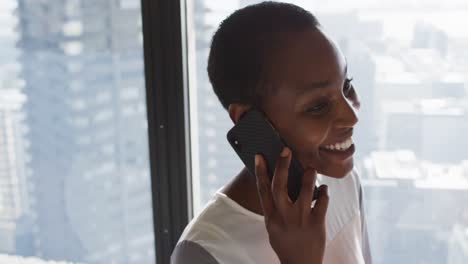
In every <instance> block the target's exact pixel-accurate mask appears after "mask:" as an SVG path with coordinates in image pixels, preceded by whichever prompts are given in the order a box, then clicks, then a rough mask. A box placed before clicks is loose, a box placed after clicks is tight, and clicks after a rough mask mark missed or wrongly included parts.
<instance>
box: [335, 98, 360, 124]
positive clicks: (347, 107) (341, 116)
mask: <svg viewBox="0 0 468 264" xmlns="http://www.w3.org/2000/svg"><path fill="white" fill-rule="evenodd" d="M337 108H338V109H337V111H336V122H335V124H336V127H337V128H350V127H354V126H355V125H356V123H357V122H359V117H358V112H357V109H356V108H355V107H354V106H353V104H352V102H351V101H350V100H347V99H346V98H342V99H341V100H340V103H339V105H338V107H337Z"/></svg>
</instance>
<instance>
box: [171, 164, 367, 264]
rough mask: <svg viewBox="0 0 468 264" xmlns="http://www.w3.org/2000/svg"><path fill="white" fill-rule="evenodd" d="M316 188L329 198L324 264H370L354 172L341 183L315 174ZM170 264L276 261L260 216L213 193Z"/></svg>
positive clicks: (183, 237)
mask: <svg viewBox="0 0 468 264" xmlns="http://www.w3.org/2000/svg"><path fill="white" fill-rule="evenodd" d="M317 183H318V184H319V185H321V184H327V185H328V190H329V196H330V202H329V207H328V211H327V218H326V219H327V220H326V232H327V242H326V248H325V255H324V261H323V264H351V263H356V264H364V263H367V264H369V263H371V258H370V253H369V247H368V240H367V230H366V225H365V220H364V217H363V216H364V214H363V212H364V211H363V208H362V206H361V204H362V194H361V185H360V181H359V177H358V175H357V173H356V172H355V171H353V172H351V173H350V174H349V175H347V176H346V177H345V178H343V179H335V178H331V177H326V176H321V175H319V176H318V177H317ZM171 263H172V264H185V263H193V264H201V263H203V264H208V263H209V264H211V263H213V264H218V263H225V264H239V263H245V264H254V263H271V264H276V263H278V264H279V263H280V262H279V259H278V257H277V255H276V253H275V252H274V251H273V249H272V248H271V246H270V243H269V241H268V233H267V231H266V228H265V223H264V219H263V216H261V215H258V214H255V213H253V212H251V211H248V210H247V209H245V208H243V207H242V206H240V205H239V204H237V203H236V202H235V201H233V200H232V199H230V198H229V197H227V196H226V195H225V194H223V193H220V192H218V193H216V195H215V196H214V198H213V199H212V200H211V201H210V202H209V203H208V204H207V205H206V207H205V208H204V209H203V211H202V212H201V213H200V214H199V215H198V216H197V217H196V218H194V219H193V220H192V221H191V222H190V223H189V225H188V226H187V227H186V228H185V231H184V232H183V234H182V236H181V238H180V240H179V242H178V244H177V246H176V248H175V250H174V252H173V254H172V257H171Z"/></svg>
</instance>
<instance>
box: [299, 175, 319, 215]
mask: <svg viewBox="0 0 468 264" xmlns="http://www.w3.org/2000/svg"><path fill="white" fill-rule="evenodd" d="M316 179H317V171H316V170H315V169H309V170H307V171H306V172H305V173H304V175H303V176H302V187H301V193H300V195H299V198H298V200H297V202H298V204H299V206H300V209H301V210H302V212H303V215H309V214H310V210H311V209H312V208H311V206H312V201H313V199H314V191H315V181H316Z"/></svg>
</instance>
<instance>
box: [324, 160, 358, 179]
mask: <svg viewBox="0 0 468 264" xmlns="http://www.w3.org/2000/svg"><path fill="white" fill-rule="evenodd" d="M353 167H354V162H353V159H350V160H348V161H347V162H346V163H345V164H339V165H336V164H334V165H330V166H325V167H324V168H321V169H318V170H317V172H318V173H320V174H322V175H325V176H328V177H331V178H336V179H342V178H344V177H346V176H347V175H348V174H349V173H350V172H351V171H352V170H353Z"/></svg>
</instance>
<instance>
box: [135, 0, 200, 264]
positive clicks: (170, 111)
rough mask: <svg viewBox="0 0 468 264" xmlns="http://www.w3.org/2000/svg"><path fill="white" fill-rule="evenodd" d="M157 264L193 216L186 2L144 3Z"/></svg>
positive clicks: (146, 0)
mask: <svg viewBox="0 0 468 264" xmlns="http://www.w3.org/2000/svg"><path fill="white" fill-rule="evenodd" d="M141 12H142V27H143V50H144V64H145V66H144V67H145V86H146V105H147V116H148V140H149V158H150V169H151V192H152V201H153V207H152V210H153V226H154V236H155V250H156V253H155V254H156V262H157V263H170V256H171V253H172V250H173V248H174V246H175V245H176V243H177V241H178V239H179V237H180V235H181V234H182V232H183V230H184V228H185V226H186V225H187V223H188V222H189V220H190V219H191V218H192V217H193V208H192V207H193V205H192V189H191V188H192V187H191V186H192V184H191V181H192V179H191V162H190V160H191V159H190V153H191V151H190V146H191V144H190V134H189V131H190V130H189V128H190V119H189V110H188V109H189V100H188V80H187V76H188V63H187V61H188V60H187V31H186V20H187V13H186V1H185V0H181V1H171V0H141Z"/></svg>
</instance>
